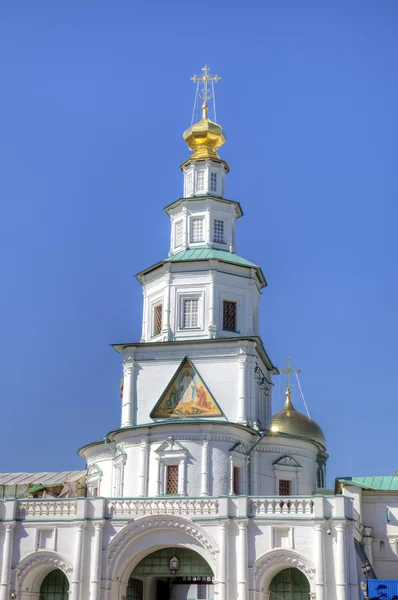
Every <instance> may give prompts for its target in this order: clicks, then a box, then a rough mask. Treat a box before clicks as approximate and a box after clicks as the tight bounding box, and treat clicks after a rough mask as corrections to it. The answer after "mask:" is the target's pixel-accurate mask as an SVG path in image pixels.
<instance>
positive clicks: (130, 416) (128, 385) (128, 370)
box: [121, 359, 135, 427]
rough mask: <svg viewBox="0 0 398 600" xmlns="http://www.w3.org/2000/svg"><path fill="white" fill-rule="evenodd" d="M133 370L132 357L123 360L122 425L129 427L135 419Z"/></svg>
mask: <svg viewBox="0 0 398 600" xmlns="http://www.w3.org/2000/svg"><path fill="white" fill-rule="evenodd" d="M134 371H135V362H134V360H133V359H129V360H125V361H123V374H124V379H123V400H122V425H121V426H122V427H131V425H134V424H135V423H134V421H135V418H134V417H135V415H134V413H135V406H134Z"/></svg>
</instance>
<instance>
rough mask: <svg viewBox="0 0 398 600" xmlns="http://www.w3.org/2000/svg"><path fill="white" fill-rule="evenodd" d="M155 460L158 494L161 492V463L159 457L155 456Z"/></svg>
mask: <svg viewBox="0 0 398 600" xmlns="http://www.w3.org/2000/svg"><path fill="white" fill-rule="evenodd" d="M156 462H157V465H156V466H157V478H156V496H160V495H161V494H162V463H161V461H160V458H158V457H157V458H156Z"/></svg>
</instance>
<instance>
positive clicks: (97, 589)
mask: <svg viewBox="0 0 398 600" xmlns="http://www.w3.org/2000/svg"><path fill="white" fill-rule="evenodd" d="M94 528H95V530H94V542H93V552H92V556H91V572H90V600H100V598H101V567H102V532H103V528H104V521H95V522H94Z"/></svg>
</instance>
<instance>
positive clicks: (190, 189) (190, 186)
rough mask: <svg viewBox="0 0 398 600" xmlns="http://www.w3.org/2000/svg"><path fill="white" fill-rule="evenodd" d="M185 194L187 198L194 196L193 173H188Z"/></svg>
mask: <svg viewBox="0 0 398 600" xmlns="http://www.w3.org/2000/svg"><path fill="white" fill-rule="evenodd" d="M185 193H186V195H187V196H192V194H193V173H188V175H187V178H186V190H185Z"/></svg>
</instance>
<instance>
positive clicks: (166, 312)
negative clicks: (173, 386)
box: [162, 227, 174, 342]
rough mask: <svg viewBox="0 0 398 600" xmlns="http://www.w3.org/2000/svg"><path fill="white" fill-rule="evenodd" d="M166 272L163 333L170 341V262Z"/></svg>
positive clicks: (165, 338) (165, 339) (166, 339)
mask: <svg viewBox="0 0 398 600" xmlns="http://www.w3.org/2000/svg"><path fill="white" fill-rule="evenodd" d="M172 230H173V231H174V227H172ZM166 273H167V278H166V280H165V284H166V287H165V293H164V319H163V321H164V322H163V327H162V334H163V339H164V341H166V342H169V341H170V340H171V337H172V336H171V327H170V314H171V309H170V292H171V273H170V264H168V265H166Z"/></svg>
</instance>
